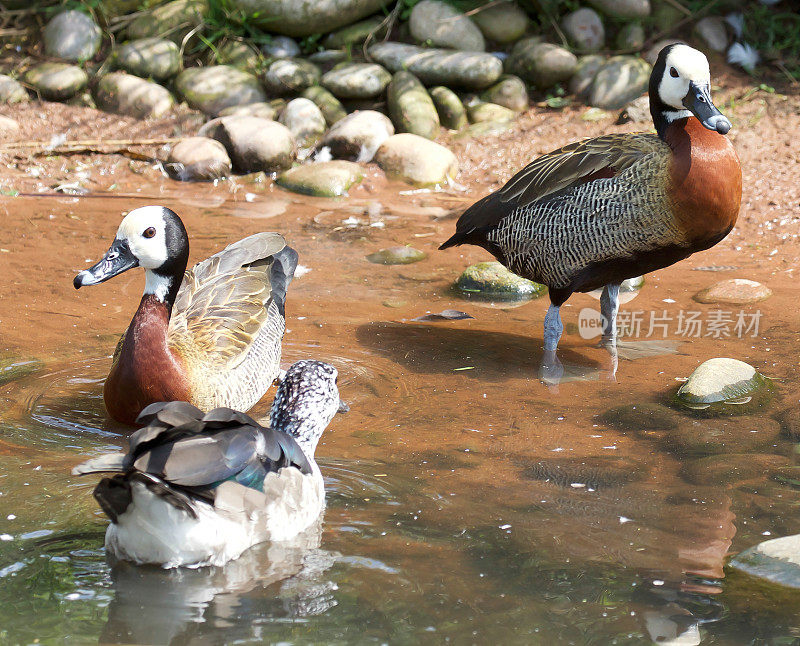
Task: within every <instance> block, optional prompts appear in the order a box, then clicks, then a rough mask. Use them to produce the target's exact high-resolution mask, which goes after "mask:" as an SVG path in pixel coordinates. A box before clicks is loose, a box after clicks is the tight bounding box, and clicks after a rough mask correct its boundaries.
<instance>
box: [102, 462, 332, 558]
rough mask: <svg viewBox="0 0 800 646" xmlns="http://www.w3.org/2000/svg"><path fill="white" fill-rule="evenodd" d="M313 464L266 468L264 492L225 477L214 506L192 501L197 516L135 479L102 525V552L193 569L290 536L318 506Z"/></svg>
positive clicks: (320, 497)
mask: <svg viewBox="0 0 800 646" xmlns="http://www.w3.org/2000/svg"><path fill="white" fill-rule="evenodd" d="M312 468H313V472H312V473H311V474H309V475H303V474H302V473H301V472H300V471H299V470H298V469H295V468H284V469H281V470H280V471H278V472H276V473H270V474H268V476H267V478H266V479H265V481H264V491H263V492H262V491H257V490H255V489H250V488H247V487H244V486H242V485H239V484H237V483H235V482H225V483H223V484H221V485H220V486H219V487H218V488H217V489H216V501H215V504H214V505H211V504H209V503H207V502H204V501H199V500H196V501H194V502H193V509H194V511H195V513H196V516H197V517H196V518H193V517H192V515H191V514H190V513H188V512H187V511H185V510H183V509H179V508H177V507H175V506H174V505H172V504H170V503H169V502H167V500H165V499H164V498H163V497H161V496H158V495H157V494H155V493H153V492H152V491H150V490H149V489H148V488H147V487H146V486H145V485H144V484H143V483H141V482H138V481H134V482H132V483H131V494H132V502H131V504H130V505H129V506H128V509H127V510H126V511H125V513H123V514H120V515H119V517H118V518H117V522H116V523H112V524H111V525H109V527H108V530H107V531H106V550H107V551H108V552H109V553H110V554H112V555H113V556H114V557H116V558H118V559H123V560H128V561H133V562H134V563H138V564H145V563H149V564H156V565H160V566H162V567H164V568H174V567H181V566H185V567H193V568H196V567H203V566H206V565H223V564H224V563H227V562H228V561H230V560H231V559H235V558H238V557H239V556H240V555H241V554H242V552H244V551H245V550H246V549H248V548H249V547H251V546H253V545H256V544H258V543H262V542H264V541H286V540H289V539H291V538H293V537H295V536H296V535H297V534H299V533H300V532H302V531H303V530H305V529H306V528H308V527H309V526H310V525H311V524H312V523H314V521H316V520H317V519H318V518H319V516H320V514H321V513H322V510H323V508H324V506H325V489H324V484H323V480H322V474H321V473H320V471H319V467H318V466H317V465H316V464H314V465H313V467H312Z"/></svg>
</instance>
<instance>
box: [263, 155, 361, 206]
mask: <svg viewBox="0 0 800 646" xmlns="http://www.w3.org/2000/svg"><path fill="white" fill-rule="evenodd" d="M363 177H364V175H363V173H362V172H361V167H360V166H359V165H358V164H355V163H353V162H348V161H340V160H335V161H328V162H318V163H316V164H306V165H303V166H295V167H294V168H290V169H289V170H287V171H285V172H283V173H281V174H280V175H279V176H278V178H277V179H276V180H275V183H276V184H278V186H282V187H283V188H285V189H286V190H289V191H292V192H294V193H302V194H304V195H313V196H315V197H339V196H341V195H346V194H347V191H348V189H349V188H350V187H351V186H353V184H356V183H358V182H360V181H361V180H362V179H363Z"/></svg>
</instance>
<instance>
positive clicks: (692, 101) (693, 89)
mask: <svg viewBox="0 0 800 646" xmlns="http://www.w3.org/2000/svg"><path fill="white" fill-rule="evenodd" d="M683 105H684V106H685V107H686V109H687V110H690V111H691V113H692V114H693V115H694V116H696V117H697V119H698V120H699V121H700V123H702V124H703V126H705V127H706V128H708V129H709V130H714V131H716V132H718V133H719V134H721V135H725V134H727V133H728V131H729V130H730V129H731V122H730V121H728V118H727V117H726V116H725V115H724V114H722V113H721V112H720V111H719V110H717V108H716V106H715V105H714V104H713V103H712V102H711V87H710V86H709V85H708V84H707V83H703V84H702V85H701V84H697V83H694V82H692V83H689V91H688V92H687V93H686V96H685V97H684V98H683Z"/></svg>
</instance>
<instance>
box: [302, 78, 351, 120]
mask: <svg viewBox="0 0 800 646" xmlns="http://www.w3.org/2000/svg"><path fill="white" fill-rule="evenodd" d="M300 96H302V97H303V98H305V99H309V100H310V101H313V102H314V103H315V104H316V106H317V107H318V108H319V109H320V111H321V112H322V116H323V117H325V123H327V124H328V125H329V126H332V125H333V124H334V123H336V122H337V121H339V120H340V119H344V118H345V117H346V116H347V110H345V109H344V106H343V105H342V104H341V102H340V101H339V99H337V98H336V97H335V96H333V94H331V93H330V92H328V90H326V89H325V88H324V87H322V86H320V85H312V86H311V87H310V88H306V89H305V90H303V93H302V94H301V95H300Z"/></svg>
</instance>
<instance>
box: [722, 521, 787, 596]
mask: <svg viewBox="0 0 800 646" xmlns="http://www.w3.org/2000/svg"><path fill="white" fill-rule="evenodd" d="M730 567H732V568H734V569H737V570H741V571H742V572H746V573H747V574H749V575H750V576H754V577H758V578H760V579H765V580H767V581H770V582H772V583H776V584H778V585H782V586H786V587H789V588H800V535H797V534H796V535H794V536H783V537H782V538H773V539H770V540H768V541H764V542H763V543H759V544H758V545H756V546H755V547H751V548H749V549H746V550H745V551H744V552H741V553H740V554H739V555H738V556H736V557H734V558H733V559H732V560H731V562H730Z"/></svg>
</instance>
